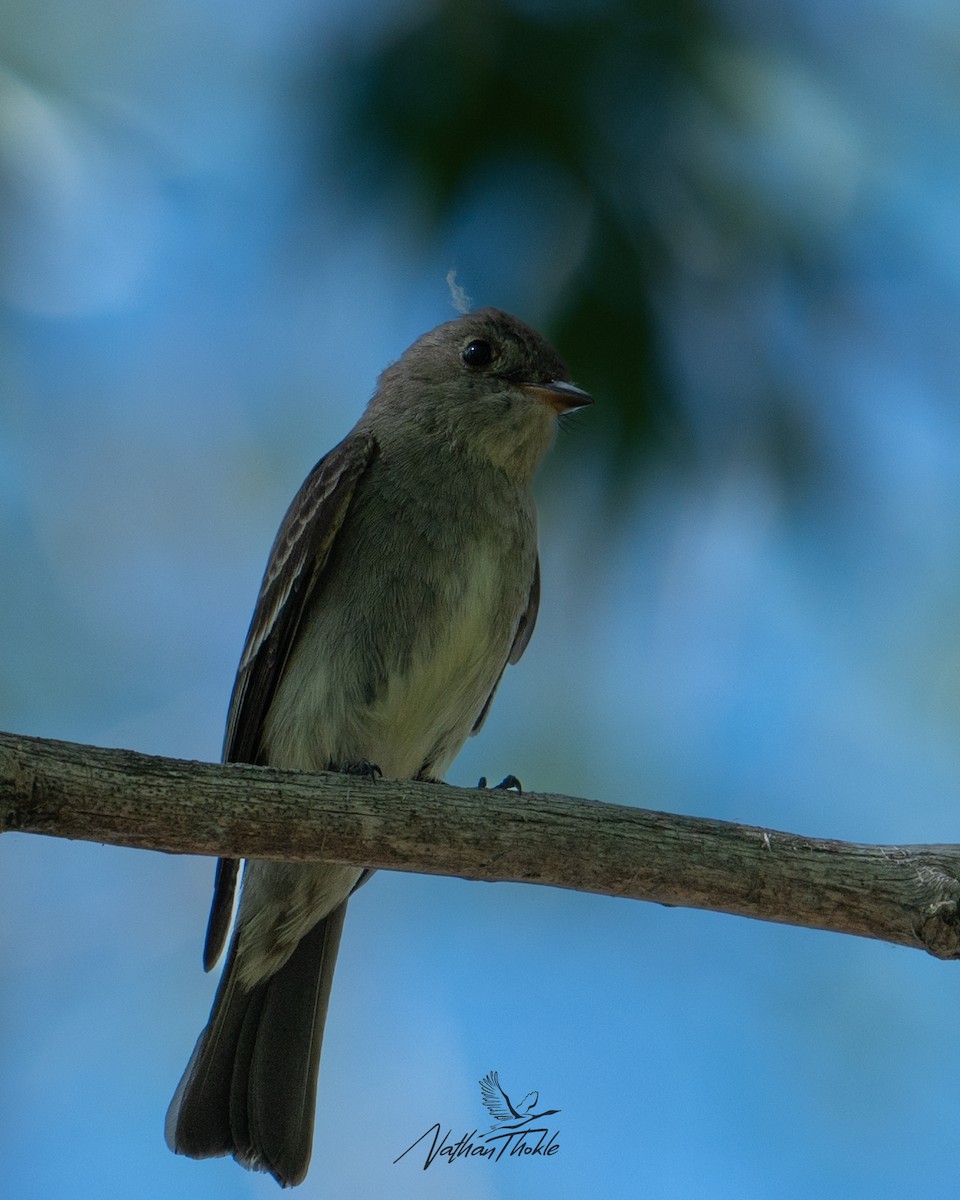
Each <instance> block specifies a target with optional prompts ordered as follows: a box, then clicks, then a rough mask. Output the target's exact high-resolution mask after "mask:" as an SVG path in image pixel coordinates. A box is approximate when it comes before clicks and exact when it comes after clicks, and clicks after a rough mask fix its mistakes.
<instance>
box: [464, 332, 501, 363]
mask: <svg viewBox="0 0 960 1200" xmlns="http://www.w3.org/2000/svg"><path fill="white" fill-rule="evenodd" d="M460 358H461V359H462V360H463V362H464V363H466V365H467V366H468V367H485V366H486V365H487V363H488V362H489V361H490V360H491V358H493V347H492V346H491V345H490V343H489V342H487V341H484V339H483V338H475V339H474V341H472V342H470V343H469V344H468V345H466V346H464V348H463V349H462V350H461V351H460Z"/></svg>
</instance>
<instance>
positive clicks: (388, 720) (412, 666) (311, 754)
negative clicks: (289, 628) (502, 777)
mask: <svg viewBox="0 0 960 1200" xmlns="http://www.w3.org/2000/svg"><path fill="white" fill-rule="evenodd" d="M469 558H470V564H471V565H470V570H469V571H465V572H462V573H461V576H460V579H459V583H458V586H457V587H456V588H455V590H454V589H453V588H450V590H449V591H448V592H447V593H445V594H441V595H438V596H435V597H434V600H435V603H433V604H428V605H425V606H424V611H423V617H422V620H421V619H419V613H416V612H415V613H413V614H412V616H411V615H410V614H407V617H406V619H405V621H404V625H405V627H406V628H407V629H408V631H409V633H408V636H407V638H406V640H405V642H404V650H405V653H403V654H399V653H397V654H395V655H394V661H393V662H392V664H391V661H390V660H391V655H390V653H385V652H383V650H382V649H381V650H380V651H379V652H378V657H380V658H383V659H384V660H386V669H385V670H384V671H383V673H382V677H381V678H380V679H379V681H378V684H377V686H376V687H375V688H373V689H367V688H366V686H365V684H364V676H365V671H364V669H363V668H362V666H361V663H362V655H361V654H360V653H359V652H358V650H357V645H356V644H354V643H353V642H351V640H350V637H349V636H347V637H344V636H343V631H341V636H340V637H339V638H338V637H337V636H336V634H335V633H333V632H331V631H329V630H327V629H326V628H325V627H324V625H323V623H322V622H319V621H318V622H317V623H316V624H315V625H314V627H313V630H312V637H311V638H310V639H309V640H308V642H307V644H304V645H302V646H300V647H298V651H297V653H296V655H295V658H294V660H293V661H292V662H291V665H290V669H289V670H288V671H287V672H286V674H285V677H284V680H283V682H282V685H281V688H280V689H279V690H278V694H277V697H276V700H275V703H274V705H273V706H272V711H271V714H270V718H269V720H268V722H267V737H268V742H269V761H270V762H271V763H272V764H273V765H277V766H280V765H283V766H290V767H297V768H299V769H301V770H328V769H330V768H331V767H333V768H338V767H340V766H342V765H345V764H348V763H353V762H359V761H361V760H366V761H368V762H371V763H375V764H376V765H377V766H378V767H379V768H380V770H381V771H382V772H383V774H384V775H385V776H386V777H388V778H395V779H403V778H410V777H412V776H414V775H417V774H419V773H420V772H421V771H425V772H426V773H427V774H429V775H430V776H431V777H437V778H438V777H439V776H440V775H442V773H443V772H444V771H445V770H446V768H447V767H448V766H449V764H450V762H451V761H452V760H453V758H454V757H455V756H456V754H457V752H458V751H459V749H460V747H461V746H462V745H463V743H464V741H465V740H466V739H467V737H468V736H469V734H470V731H471V729H472V728H473V724H474V722H475V721H476V719H477V716H478V715H479V713H480V711H481V709H482V708H483V705H484V703H485V702H486V700H487V697H488V696H489V694H490V692H491V690H492V689H493V687H494V686H495V685H496V682H497V679H498V678H499V675H500V672H501V670H502V668H503V666H504V664H505V662H506V659H507V655H508V653H509V651H510V645H511V643H512V641H513V636H514V633H515V631H516V627H517V622H518V621H519V619H520V614H521V612H522V610H523V606H524V604H525V601H526V597H525V596H523V597H522V598H521V595H520V590H519V589H516V590H515V591H510V590H509V589H505V587H504V581H503V573H502V569H501V558H500V556H499V555H498V554H496V553H494V552H493V551H492V550H491V551H490V552H488V553H482V552H477V550H476V548H474V553H471V554H470V556H469ZM441 586H443V585H441ZM379 622H380V623H379V625H377V627H378V628H380V627H383V628H387V627H389V624H390V619H389V616H388V614H387V613H385V612H383V613H381V614H380V616H379ZM360 640H362V639H360ZM394 649H396V647H395V648H394Z"/></svg>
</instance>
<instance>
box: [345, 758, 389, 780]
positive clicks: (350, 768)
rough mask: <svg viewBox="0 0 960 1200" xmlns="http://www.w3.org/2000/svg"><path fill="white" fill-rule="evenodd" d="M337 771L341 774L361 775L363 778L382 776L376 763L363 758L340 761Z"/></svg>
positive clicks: (378, 777)
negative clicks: (353, 760) (352, 760)
mask: <svg viewBox="0 0 960 1200" xmlns="http://www.w3.org/2000/svg"><path fill="white" fill-rule="evenodd" d="M339 771H340V774H341V775H362V776H363V777H364V778H365V779H380V778H382V776H383V772H382V771H381V770H380V768H379V767H378V766H377V764H376V763H372V762H368V761H367V760H366V759H365V758H360V759H357V761H356V762H346V763H341V764H340V767H339Z"/></svg>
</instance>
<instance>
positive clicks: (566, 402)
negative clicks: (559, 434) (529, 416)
mask: <svg viewBox="0 0 960 1200" xmlns="http://www.w3.org/2000/svg"><path fill="white" fill-rule="evenodd" d="M520 391H521V392H525V393H526V395H528V396H532V397H533V399H534V400H539V401H540V402H541V403H542V404H549V405H550V407H551V408H552V409H553V410H554V411H555V412H558V413H568V412H573V410H574V409H576V408H583V407H584V406H585V405H587V404H592V403H593V397H592V396H591V395H590V394H589V393H588V392H585V391H584V390H583V388H578V387H575V386H574V385H573V384H572V383H565V382H564V381H563V380H562V379H551V381H550V382H549V383H522V384H521V385H520Z"/></svg>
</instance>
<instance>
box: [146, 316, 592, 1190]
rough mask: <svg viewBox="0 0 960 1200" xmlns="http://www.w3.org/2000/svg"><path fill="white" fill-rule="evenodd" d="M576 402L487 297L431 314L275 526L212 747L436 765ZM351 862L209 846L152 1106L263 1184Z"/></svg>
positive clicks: (471, 686) (442, 759)
mask: <svg viewBox="0 0 960 1200" xmlns="http://www.w3.org/2000/svg"><path fill="white" fill-rule="evenodd" d="M590 403H592V398H591V397H590V395H589V394H588V393H587V392H585V391H583V390H582V389H581V388H578V387H577V386H575V385H574V384H573V383H571V381H570V375H569V372H568V371H567V368H566V366H565V364H564V362H563V360H562V359H561V358H560V356H559V355H558V354H557V352H556V351H555V350H554V349H553V347H552V346H551V345H550V344H549V343H548V342H547V341H546V340H545V339H544V338H543V337H542V336H541V335H540V334H538V333H537V332H536V331H535V330H534V329H532V328H531V327H530V326H529V325H527V324H525V323H524V322H523V321H521V320H520V319H519V318H517V317H514V316H512V315H510V314H508V313H505V312H502V311H500V310H498V309H494V308H485V309H479V310H477V311H475V312H472V313H467V314H465V315H462V316H460V317H458V318H456V319H454V320H451V321H447V322H444V323H443V324H441V325H439V326H437V327H436V328H435V329H432V330H431V331H429V332H428V333H426V334H424V335H423V336H422V337H420V338H419V339H418V340H417V341H416V342H414V343H413V345H411V346H410V347H409V348H408V349H407V350H406V351H405V352H404V353H403V354H402V355H401V357H400V358H399V359H398V360H397V361H396V362H394V363H392V364H391V365H390V366H389V367H387V369H386V370H385V371H383V373H382V374H381V375H380V377H379V380H378V382H377V386H376V390H375V391H374V393H373V396H372V398H371V399H370V401H369V403H368V405H367V407H366V408H365V410H364V412H363V414H362V415H361V417H360V419H359V420H358V421H357V423H356V424H355V426H354V427H353V429H352V430H351V431H350V433H348V434H347V436H346V437H345V438H344V439H343V441H341V442H340V443H339V445H337V446H335V447H334V449H332V450H331V451H330V452H329V453H328V454H327V455H326V456H325V457H324V458H322V459H321V460H320V462H319V463H317V465H316V466H315V467H314V469H313V470H312V471H311V472H310V474H309V475H308V477H307V479H306V480H305V482H304V483H303V485H302V487H301V488H300V490H299V492H298V493H297V495H296V496H295V498H294V500H293V502H292V504H291V505H290V508H289V509H288V511H287V513H286V516H285V517H284V519H283V522H282V524H281V526H280V529H279V532H278V533H277V536H276V540H275V541H274V544H273V548H272V550H271V552H270V556H269V559H268V562H267V567H266V571H265V574H264V577H263V582H262V584H261V587H260V593H259V596H258V599H257V602H256V606H255V609H254V613H253V618H252V621H251V624H250V629H249V632H248V634H247V638H246V643H245V646H244V649H243V653H242V656H241V659H240V664H239V668H238V671H237V676H236V681H235V683H234V687H233V693H232V696H231V700H230V707H229V712H228V717H227V727H226V734H225V738H224V749H223V760H224V761H225V762H245V763H254V764H261V765H269V766H274V767H281V768H290V769H298V770H303V771H342V772H346V773H350V772H361V773H365V774H371V775H373V776H375V777H383V778H384V779H418V780H430V781H440V780H441V779H442V777H443V774H444V772H445V771H446V770H447V768H448V767H449V765H450V764H451V762H452V761H453V759H454V758H455V757H456V755H457V753H458V752H459V750H460V748H461V746H462V745H463V743H464V742H465V741H466V739H467V738H468V737H469V736H470V735H471V734H475V733H476V732H477V731H478V730H479V729H480V727H481V726H482V725H483V722H484V720H485V718H486V716H487V713H488V711H489V709H490V705H491V702H492V700H493V697H494V694H495V692H496V691H497V688H498V685H499V683H500V680H501V676H502V675H503V672H504V671H505V669H506V667H507V666H508V665H509V664H511V663H516V662H517V661H518V660H519V658H520V656H521V655H522V654H523V652H524V650H525V649H526V647H527V644H528V643H529V641H530V637H531V634H532V633H533V628H534V624H535V622H536V619H537V612H538V609H539V604H540V560H539V551H538V544H537V517H536V508H535V504H534V501H533V496H532V493H531V483H532V481H533V477H534V475H535V473H536V470H537V468H538V467H539V465H540V463H541V461H542V460H543V458H544V456H545V455H546V453H547V451H548V449H549V448H550V445H551V443H552V442H553V440H554V435H555V430H556V426H557V421H558V418H559V417H560V416H561V415H563V414H566V413H568V412H571V411H573V410H574V409H578V408H580V407H582V406H584V405H587V404H590ZM369 874H370V872H369V871H366V870H365V869H364V867H363V865H362V864H360V865H357V866H348V865H342V864H325V863H302V862H299V863H292V862H273V861H266V860H258V859H248V860H246V861H245V862H244V863H243V872H242V880H241V883H240V889H239V899H238V901H237V905H236V916H235V917H234V918H233V922H232V932H231V916H232V912H233V907H234V896H235V892H236V891H237V884H238V876H239V875H240V864H239V863H238V862H237V860H233V859H220V860H219V862H218V864H217V870H216V877H215V881H214V896H213V903H212V906H211V911H210V918H209V922H208V927H207V936H206V941H205V945H204V955H203V961H204V968H205V969H206V970H208V971H209V970H211V969H212V968H213V966H214V965H215V964H216V962H217V961H218V960H219V958H220V956H221V954H222V952H223V950H224V948H225V946H226V945H227V942H228V939H229V949H228V952H227V958H226V963H225V966H224V968H223V972H222V974H221V977H220V981H219V985H218V987H217V990H216V994H215V997H214V1001H213V1006H212V1009H211V1013H210V1017H209V1020H208V1022H207V1024H206V1026H205V1027H204V1029H203V1031H202V1032H201V1034H200V1037H199V1039H198V1041H197V1044H196V1047H195V1049H194V1051H193V1054H192V1056H191V1058H190V1060H189V1062H188V1064H187V1067H186V1070H185V1071H184V1074H183V1077H182V1078H181V1080H180V1083H179V1085H178V1087H177V1089H176V1092H175V1094H174V1097H173V1100H172V1101H171V1104H170V1108H169V1110H168V1113H167V1119H166V1125H165V1133H166V1140H167V1143H168V1145H169V1146H170V1148H171V1149H172V1150H173V1151H175V1152H176V1153H179V1154H184V1155H188V1156H190V1157H193V1158H207V1157H212V1156H218V1155H227V1154H231V1155H233V1157H234V1158H235V1159H236V1160H237V1162H239V1163H240V1164H241V1165H243V1166H245V1167H247V1168H250V1169H254V1170H261V1171H266V1172H269V1173H270V1174H272V1175H273V1177H274V1178H275V1179H276V1180H277V1182H278V1183H279V1184H280V1185H281V1186H293V1185H296V1184H298V1183H300V1182H302V1181H303V1179H304V1178H305V1176H306V1174H307V1170H308V1167H309V1164H310V1157H311V1151H312V1144H313V1133H314V1124H315V1109H316V1094H317V1078H318V1071H319V1061H320V1050H321V1044H322V1039H323V1029H324V1023H325V1020H326V1015H327V1008H328V1004H329V999H330V989H331V984H332V981H333V974H334V966H335V963H336V957H337V950H338V947H339V943H340V937H341V933H342V930H343V924H344V916H345V914H346V909H347V902H348V899H349V897H350V896H351V895H352V893H353V892H354V891H355V890H356V889H357V887H358V886H360V884H361V883H363V882H365V881H366V879H367V878H368V876H369Z"/></svg>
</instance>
